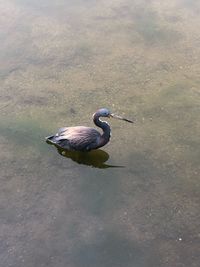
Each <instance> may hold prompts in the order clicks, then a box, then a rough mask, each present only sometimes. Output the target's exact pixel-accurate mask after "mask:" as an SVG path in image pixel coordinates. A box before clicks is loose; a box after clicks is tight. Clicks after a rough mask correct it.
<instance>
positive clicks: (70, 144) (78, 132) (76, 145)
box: [46, 108, 133, 152]
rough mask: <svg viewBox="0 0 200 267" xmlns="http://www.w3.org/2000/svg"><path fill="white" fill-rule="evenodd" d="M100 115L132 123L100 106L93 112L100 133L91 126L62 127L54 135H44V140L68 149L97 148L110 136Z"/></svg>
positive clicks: (107, 126) (109, 129) (107, 125)
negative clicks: (100, 130)
mask: <svg viewBox="0 0 200 267" xmlns="http://www.w3.org/2000/svg"><path fill="white" fill-rule="evenodd" d="M100 117H106V118H116V119H119V120H123V121H126V122H129V123H133V121H132V120H128V119H125V118H123V117H121V116H118V115H116V114H114V113H111V112H110V110H109V109H107V108H101V109H98V110H97V111H96V112H95V113H94V114H93V122H94V124H95V125H96V126H97V127H99V128H101V129H102V131H103V133H102V134H101V133H100V132H99V131H97V130H96V129H95V128H92V127H86V126H74V127H63V128H60V129H59V130H58V132H57V133H56V134H55V135H51V136H48V137H46V142H47V143H50V144H53V145H55V146H57V147H60V148H62V149H65V150H68V151H82V152H88V151H91V150H93V149H98V148H100V147H102V146H104V145H106V144H107V143H108V142H109V140H110V137H111V128H110V125H109V124H108V123H107V122H106V121H102V120H101V119H100Z"/></svg>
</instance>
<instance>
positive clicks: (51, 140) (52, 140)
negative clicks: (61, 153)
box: [45, 135, 56, 144]
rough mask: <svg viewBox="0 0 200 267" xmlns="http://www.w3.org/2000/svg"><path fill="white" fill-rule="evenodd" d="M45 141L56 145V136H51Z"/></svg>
mask: <svg viewBox="0 0 200 267" xmlns="http://www.w3.org/2000/svg"><path fill="white" fill-rule="evenodd" d="M45 140H46V142H47V143H49V144H56V140H55V136H54V135H50V136H47V137H45Z"/></svg>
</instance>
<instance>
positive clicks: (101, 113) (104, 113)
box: [94, 108, 133, 123]
mask: <svg viewBox="0 0 200 267" xmlns="http://www.w3.org/2000/svg"><path fill="white" fill-rule="evenodd" d="M95 114H96V115H97V116H98V117H107V118H115V119H118V120H123V121H126V122H130V123H133V121H131V120H128V119H125V118H123V117H121V116H119V115H116V114H114V113H111V112H110V110H109V109H107V108H101V109H99V110H97V112H96V113H95ZM95 114H94V115H95Z"/></svg>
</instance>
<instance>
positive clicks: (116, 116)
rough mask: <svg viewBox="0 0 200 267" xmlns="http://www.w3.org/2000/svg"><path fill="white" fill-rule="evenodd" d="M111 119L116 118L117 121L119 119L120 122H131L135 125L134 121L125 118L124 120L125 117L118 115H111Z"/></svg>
mask: <svg viewBox="0 0 200 267" xmlns="http://www.w3.org/2000/svg"><path fill="white" fill-rule="evenodd" d="M110 117H111V118H115V119H119V120H123V121H127V122H130V123H133V121H131V120H128V119H125V118H123V117H121V116H118V115H115V114H113V113H112V114H110Z"/></svg>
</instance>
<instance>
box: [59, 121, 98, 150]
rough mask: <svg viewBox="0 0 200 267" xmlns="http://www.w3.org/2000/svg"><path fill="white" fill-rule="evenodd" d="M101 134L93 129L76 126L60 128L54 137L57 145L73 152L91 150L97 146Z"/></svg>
mask: <svg viewBox="0 0 200 267" xmlns="http://www.w3.org/2000/svg"><path fill="white" fill-rule="evenodd" d="M100 138H101V134H100V133H99V132H98V131H97V130H96V129H94V128H91V127H84V126H76V127H66V128H61V129H60V130H59V132H58V134H57V135H56V140H57V144H59V145H62V144H64V143H65V144H66V146H68V147H69V148H70V149H74V150H91V149H92V148H95V146H98V144H99V141H100Z"/></svg>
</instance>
